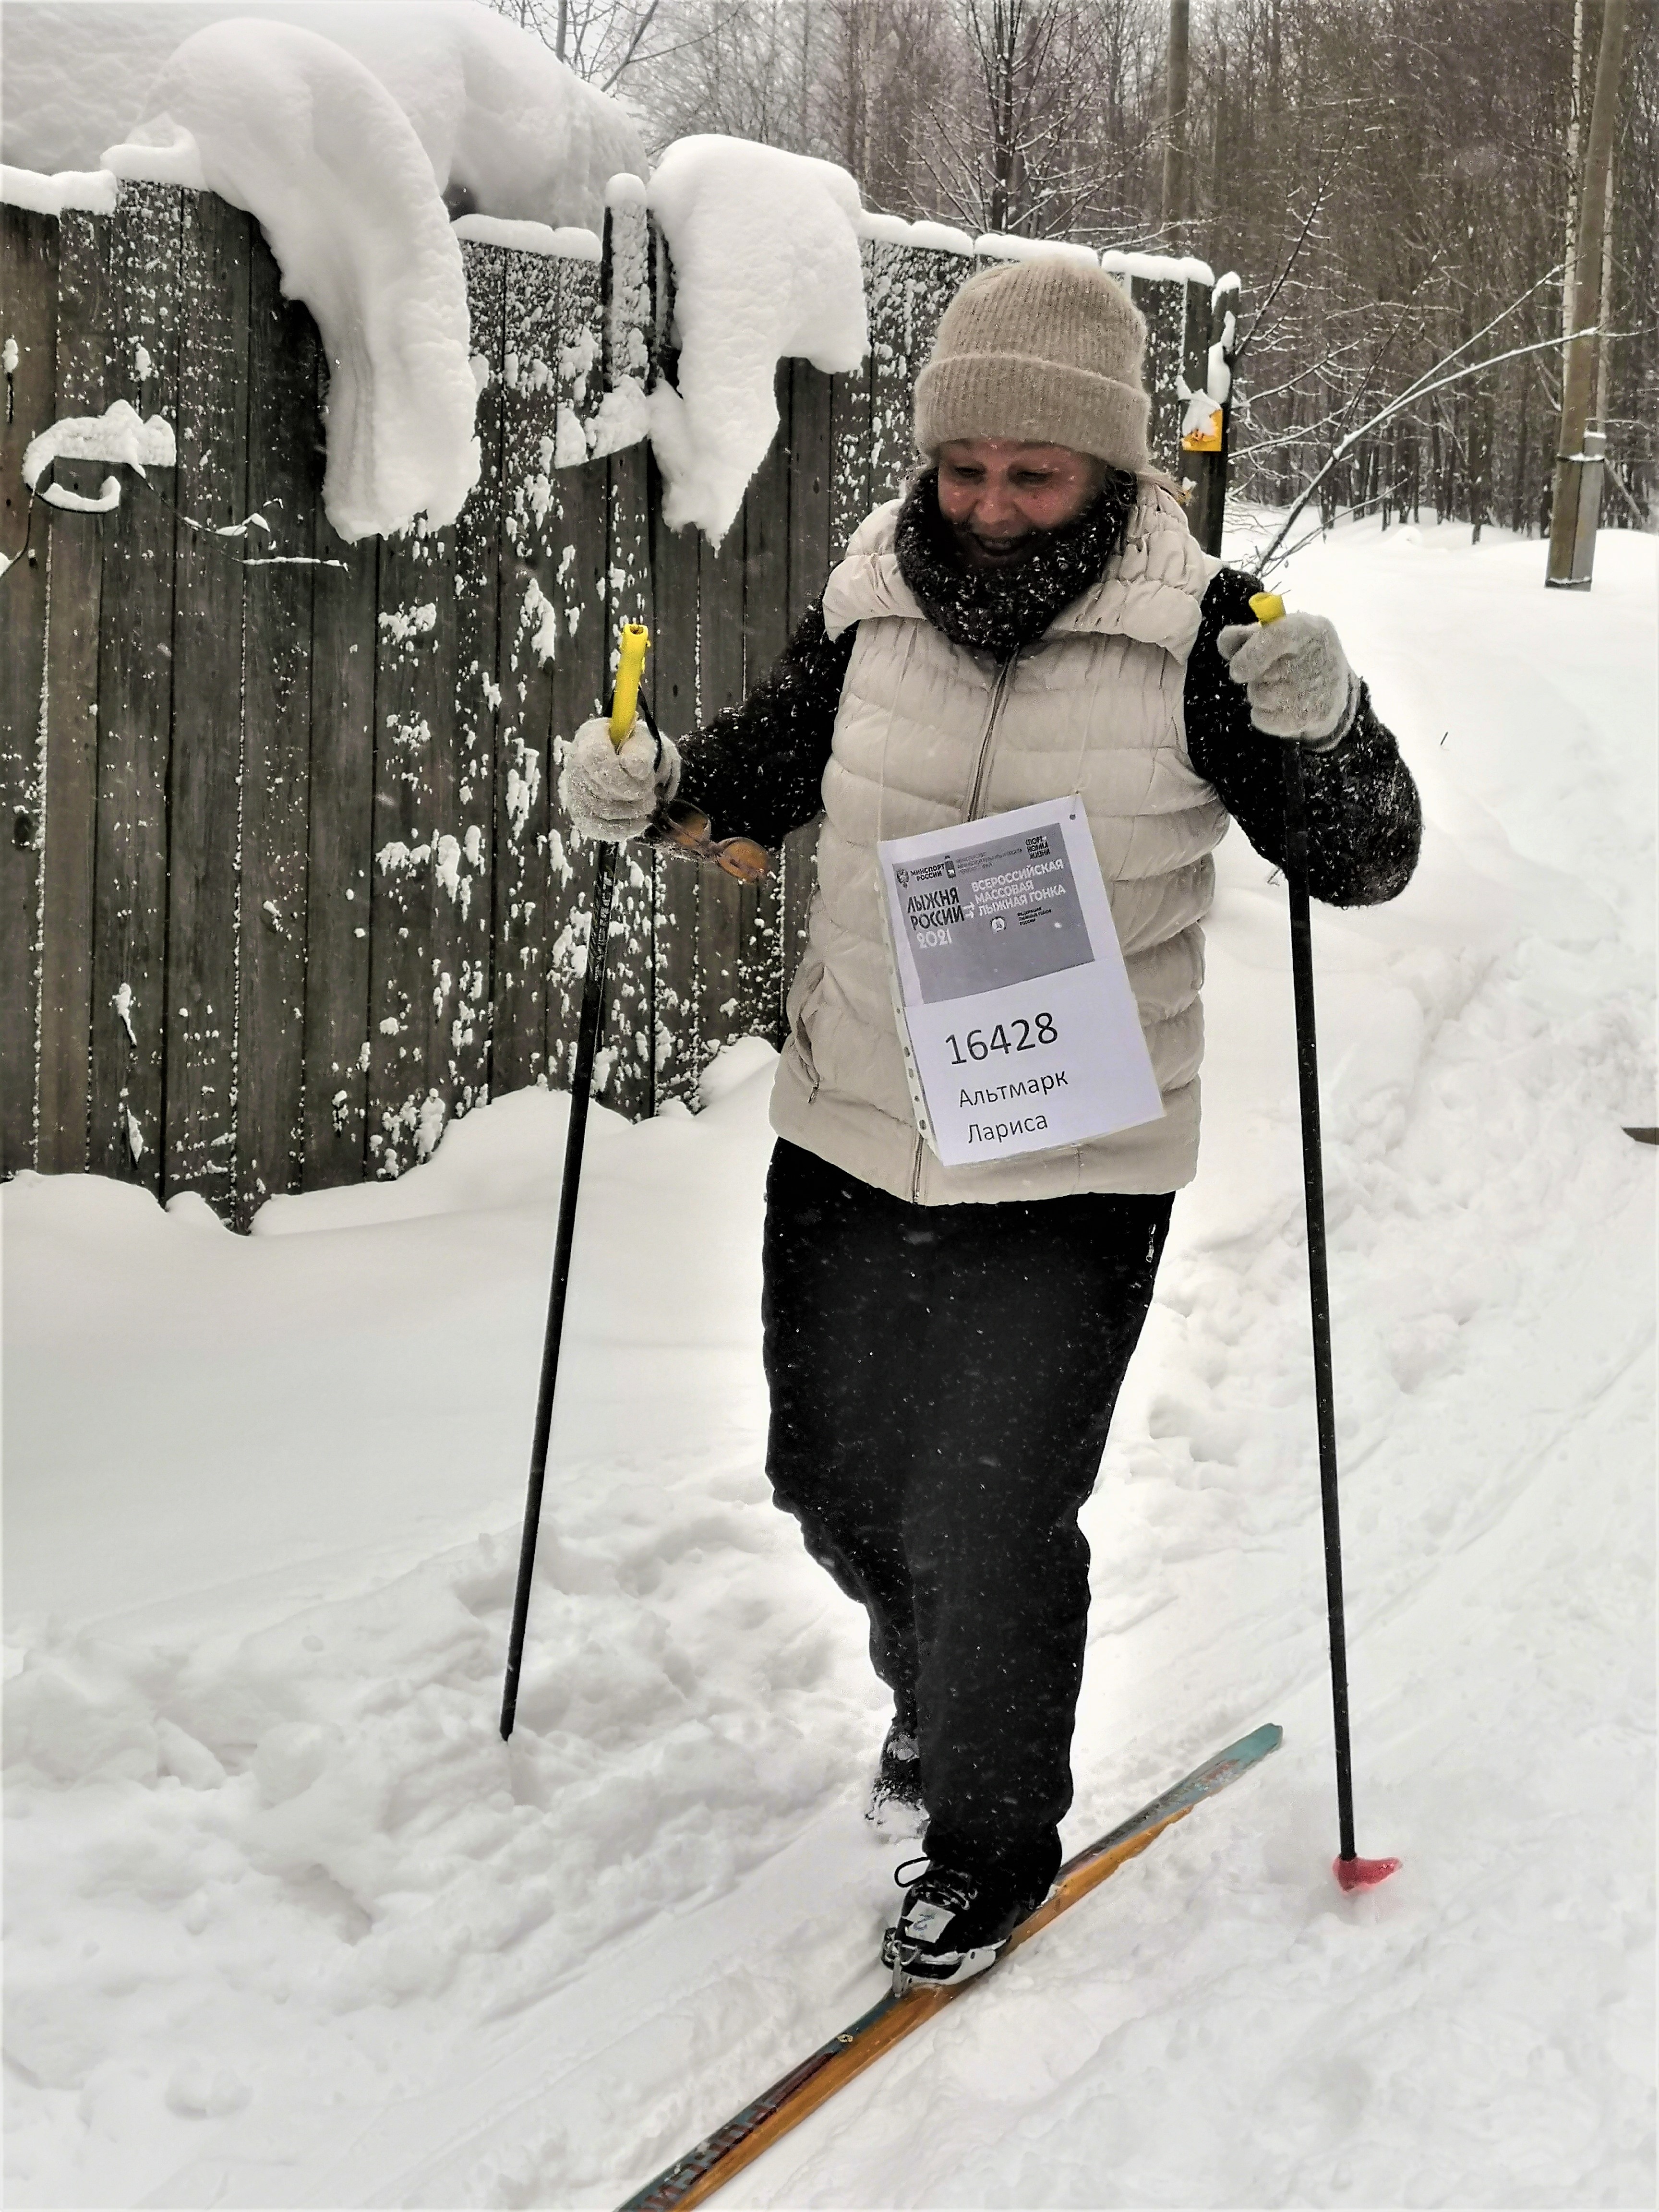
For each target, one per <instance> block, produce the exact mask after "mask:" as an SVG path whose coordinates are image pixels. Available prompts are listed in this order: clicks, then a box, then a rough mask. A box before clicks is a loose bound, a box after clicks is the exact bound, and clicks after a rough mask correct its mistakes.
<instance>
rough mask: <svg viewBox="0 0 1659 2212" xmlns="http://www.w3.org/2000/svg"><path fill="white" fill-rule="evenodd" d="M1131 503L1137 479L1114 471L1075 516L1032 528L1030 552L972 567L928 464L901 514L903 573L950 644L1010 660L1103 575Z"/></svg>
mask: <svg viewBox="0 0 1659 2212" xmlns="http://www.w3.org/2000/svg"><path fill="white" fill-rule="evenodd" d="M1134 503H1135V480H1134V478H1133V477H1132V476H1126V475H1125V474H1123V473H1122V471H1120V470H1117V469H1111V470H1109V471H1108V472H1107V477H1106V482H1105V483H1104V484H1103V486H1102V487H1101V489H1100V493H1099V495H1098V497H1097V499H1096V500H1095V501H1094V502H1093V504H1092V505H1091V506H1090V507H1085V509H1084V511H1083V513H1081V514H1079V516H1078V517H1077V518H1076V520H1074V521H1071V522H1063V523H1061V524H1060V527H1059V528H1058V529H1057V530H1042V531H1034V532H1032V535H1031V542H1030V550H1029V552H1027V553H1025V554H1024V555H1023V556H1021V558H1020V559H1019V560H1018V561H1014V562H1010V563H1009V565H1008V566H1007V567H1006V568H991V569H981V568H969V566H968V564H967V562H965V561H964V559H963V556H962V552H961V550H960V549H959V547H958V546H957V541H956V538H955V535H954V533H953V532H952V531H951V526H950V524H949V523H948V522H946V520H945V517H944V516H943V515H942V514H941V513H939V472H938V471H937V470H936V469H929V470H928V471H927V472H926V474H925V475H923V476H920V477H917V478H916V481H915V483H913V484H912V485H911V487H910V489H909V490H908V492H907V493H906V494H905V496H904V504H903V505H902V507H900V509H899V512H898V522H897V526H896V532H895V535H894V540H893V545H894V550H895V552H896V554H897V556H898V565H899V574H900V575H902V577H903V579H904V580H905V582H906V583H907V584H908V586H910V589H911V590H912V592H915V596H916V598H917V599H918V600H919V601H920V602H921V611H922V612H923V613H924V614H925V615H926V616H927V619H928V621H929V622H930V623H933V627H934V629H939V630H943V632H944V633H945V636H946V637H948V638H949V639H950V641H951V643H952V644H953V645H962V646H966V647H967V648H968V649H969V652H970V653H991V654H993V655H994V657H995V658H996V659H998V660H1006V659H1010V658H1011V657H1012V655H1013V654H1014V653H1018V652H1019V651H1020V650H1021V648H1022V647H1024V646H1028V645H1030V644H1032V643H1033V642H1034V641H1036V639H1037V638H1039V637H1041V636H1042V633H1043V631H1044V630H1046V629H1048V625H1049V623H1051V622H1052V621H1053V620H1054V617H1055V616H1056V615H1057V614H1058V613H1059V612H1060V609H1061V608H1062V607H1067V606H1070V605H1071V603H1072V601H1073V599H1079V598H1081V596H1082V594H1083V593H1084V592H1086V591H1087V590H1088V588H1089V586H1091V584H1094V583H1097V582H1098V581H1099V580H1100V578H1101V577H1102V576H1103V574H1105V572H1106V564H1107V562H1109V560H1110V559H1111V557H1112V556H1113V555H1114V554H1115V552H1116V551H1117V550H1118V549H1119V548H1120V547H1121V544H1122V543H1123V539H1124V534H1125V532H1127V528H1128V525H1129V517H1130V515H1131V513H1133V510H1134Z"/></svg>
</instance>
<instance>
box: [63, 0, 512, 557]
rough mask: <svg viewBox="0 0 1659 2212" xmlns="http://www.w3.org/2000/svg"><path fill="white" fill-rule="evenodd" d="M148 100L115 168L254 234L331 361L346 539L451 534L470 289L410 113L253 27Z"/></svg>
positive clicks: (335, 464)
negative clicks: (241, 219)
mask: <svg viewBox="0 0 1659 2212" xmlns="http://www.w3.org/2000/svg"><path fill="white" fill-rule="evenodd" d="M150 96H151V100H152V103H153V105H152V106H151V109H150V112H149V116H148V117H147V118H146V119H145V120H144V121H143V123H141V124H140V125H138V126H137V128H136V129H135V131H133V134H132V136H131V138H129V139H128V141H127V142H126V143H125V144H123V145H119V146H112V147H111V148H109V149H107V150H106V153H105V155H104V164H105V167H106V168H110V169H112V170H113V171H114V172H115V173H116V174H117V176H119V177H132V178H143V179H148V180H149V181H151V182H155V183H162V184H176V185H194V186H195V187H197V189H198V190H206V191H214V192H217V193H218V194H219V196H220V197H221V198H222V199H226V200H228V201H229V202H230V203H231V204H232V206H234V207H239V208H246V210H248V212H249V213H250V214H251V215H252V216H256V217H257V218H258V222H259V224H260V226H261V228H263V229H264V234H265V236H266V237H267V238H268V239H269V240H270V249H271V252H273V253H274V254H275V255H276V262H277V265H278V267H279V268H280V269H281V270H282V272H283V291H284V292H285V293H286V294H287V295H288V296H289V298H290V299H297V300H303V301H305V304H306V305H307V307H309V308H310V310H311V312H312V314H313V317H314V318H315V319H316V323H317V327H318V330H319V331H320V333H321V334H322V340H323V344H324V347H325V350H326V352H327V355H328V361H329V370H330V374H329V390H328V404H327V412H328V467H327V471H326V474H325V477H324V483H323V500H324V504H325V507H326V508H327V511H328V517H329V520H330V521H331V523H332V524H333V525H334V527H335V529H336V530H337V531H338V532H339V533H340V535H341V537H342V538H346V539H348V540H349V539H353V538H368V537H372V536H374V535H376V534H378V533H381V532H389V531H393V530H397V529H398V528H400V527H401V526H403V525H404V524H406V523H408V522H409V521H410V520H412V519H413V517H414V516H415V515H416V514H418V513H426V514H427V515H428V516H429V518H430V519H431V520H432V521H433V522H435V523H438V524H442V523H446V522H453V520H454V519H455V517H456V516H457V515H458V514H459V513H460V511H461V507H462V506H463V504H464V502H465V499H466V495H467V494H468V492H469V491H471V489H472V487H473V485H474V484H475V483H477V480H478V471H479V465H480V464H479V454H478V441H477V436H476V435H475V434H474V430H473V427H472V426H473V415H474V410H475V408H476V404H477V384H476V382H475V380H474V379H473V374H472V370H471V365H470V352H471V348H470V344H469V325H468V320H467V305H466V276H465V270H464V269H463V268H462V265H461V249H460V247H459V246H458V245H457V243H456V241H455V239H454V236H453V234H452V232H451V229H450V226H449V218H448V216H447V214H446V212H445V210H444V204H443V202H442V200H441V198H440V197H439V196H438V194H437V192H436V191H435V190H434V188H433V173H432V168H431V166H430V164H429V163H428V160H427V157H426V154H425V152H424V150H423V149H422V145H421V142H420V140H419V139H418V138H417V137H416V135H415V132H414V131H413V129H412V128H411V127H410V122H409V119H408V118H407V117H406V116H405V115H404V112H403V110H402V109H401V108H400V107H399V106H398V105H397V103H396V102H395V101H394V100H392V99H391V98H390V96H389V95H388V94H387V93H386V89H385V88H384V87H383V86H382V85H381V84H380V82H379V80H378V79H377V78H376V77H374V76H372V75H371V74H370V72H369V71H368V70H366V69H365V68H364V67H363V65H362V63H361V62H359V61H357V60H356V59H355V58H353V57H352V56H351V55H350V54H348V53H347V52H344V50H343V48H341V47H339V46H336V45H334V44H333V42H332V41H331V40H328V39H319V37H318V36H317V35H316V33H314V32H311V31H302V30H299V29H296V28H295V26H294V25H292V24H290V23H270V22H258V21H241V22H222V23H216V24H212V25H210V27H209V28H208V29H206V30H204V31H198V32H197V33H196V35H195V36H194V37H193V38H190V39H186V40H185V43H184V45H183V46H180V47H179V50H178V52H176V53H175V54H174V55H173V58H172V59H171V60H170V61H169V62H168V63H167V65H166V67H165V68H164V69H163V70H162V71H161V75H160V76H158V77H157V78H156V80H155V84H154V86H153V87H152V88H151V94H150Z"/></svg>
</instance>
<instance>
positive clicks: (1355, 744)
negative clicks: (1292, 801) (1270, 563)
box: [1186, 568, 1423, 906]
mask: <svg viewBox="0 0 1659 2212" xmlns="http://www.w3.org/2000/svg"><path fill="white" fill-rule="evenodd" d="M1260 590H1261V584H1260V583H1259V582H1258V581H1257V580H1256V579H1255V577H1254V576H1250V575H1246V574H1243V573H1242V572H1241V571H1240V570H1238V569H1237V568H1224V569H1222V570H1221V572H1220V574H1218V576H1216V577H1215V579H1214V580H1213V581H1212V583H1211V585H1210V587H1209V589H1208V591H1207V592H1206V593H1205V594H1204V608H1203V615H1202V618H1201V620H1200V624H1199V632H1198V636H1197V639H1196V640H1195V641H1194V646H1193V649H1192V652H1191V653H1190V654H1189V655H1188V661H1187V684H1186V709H1187V750H1188V754H1189V756H1190V757H1191V760H1192V763H1193V766H1194V768H1195V769H1197V771H1198V773H1199V774H1200V775H1201V776H1203V777H1204V778H1205V780H1206V781H1207V782H1210V783H1212V784H1213V785H1214V786H1215V788H1216V790H1217V792H1218V794H1219V796H1220V798H1221V801H1222V803H1223V805H1225V807H1226V809H1227V811H1228V812H1229V813H1230V814H1231V816H1232V817H1233V819H1234V820H1235V821H1236V822H1237V823H1238V825H1239V827H1240V829H1243V832H1244V835H1245V836H1247V837H1248V838H1249V841H1250V842H1251V844H1252V845H1254V846H1255V849H1256V851H1257V852H1258V853H1260V854H1261V856H1262V858H1263V860H1267V861H1269V862H1271V863H1272V865H1273V866H1274V867H1276V868H1282V867H1283V866H1285V857H1286V839H1285V743H1286V740H1285V739H1284V738H1270V737H1267V736H1265V735H1264V734H1263V733H1262V732H1261V731H1260V730H1258V729H1257V728H1256V726H1255V724H1254V723H1253V722H1252V721H1251V720H1250V707H1249V698H1248V697H1247V696H1246V694H1245V690H1244V687H1243V684H1235V683H1234V682H1233V679H1232V678H1231V675H1229V673H1228V671H1227V664H1226V662H1225V660H1224V659H1222V658H1221V655H1220V653H1218V651H1217V650H1216V638H1217V636H1218V634H1219V632H1220V631H1221V630H1222V629H1224V628H1225V626H1226V624H1227V623H1241V622H1242V623H1248V622H1254V621H1255V616H1254V615H1252V614H1251V612H1250V608H1249V600H1250V595H1251V593H1252V592H1259V591H1260ZM1303 775H1304V789H1305V792H1306V795H1307V813H1308V890H1309V891H1310V894H1311V895H1312V896H1313V897H1315V898H1316V899H1322V900H1323V901H1324V902H1325V903H1326V904H1327V905H1328V906H1376V905H1379V904H1380V903H1381V902H1383V900H1384V899H1391V898H1394V897H1395V896H1397V895H1398V894H1399V893H1400V892H1401V891H1402V890H1404V889H1405V887H1406V885H1407V884H1408V883H1409V882H1410V880H1411V877H1412V872H1413V869H1414V868H1415V867H1416V866H1417V855H1418V851H1419V847H1420V845H1421V843H1422V837H1423V815H1422V808H1421V806H1420V805H1419V799H1418V796H1417V786H1416V785H1415V784H1414V783H1413V781H1412V775H1411V771H1410V769H1408V768H1407V766H1406V763H1405V762H1404V761H1403V760H1401V757H1400V748H1399V747H1398V745H1396V744H1395V741H1394V738H1392V736H1391V735H1390V734H1389V732H1388V731H1387V730H1386V729H1385V728H1384V727H1383V724H1382V722H1381V721H1379V720H1378V719H1377V716H1376V712H1375V710H1374V709H1373V708H1372V706H1371V702H1370V693H1369V692H1368V691H1367V690H1365V688H1364V685H1363V684H1362V685H1361V687H1360V693H1359V706H1358V712H1357V714H1355V717H1354V721H1353V726H1352V728H1351V729H1350V730H1349V732H1348V733H1347V735H1346V737H1345V738H1343V739H1342V741H1341V743H1340V744H1338V745H1335V746H1334V747H1333V748H1332V750H1330V751H1329V752H1327V753H1321V752H1315V751H1314V750H1312V749H1311V748H1304V751H1303Z"/></svg>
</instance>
